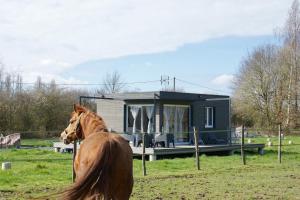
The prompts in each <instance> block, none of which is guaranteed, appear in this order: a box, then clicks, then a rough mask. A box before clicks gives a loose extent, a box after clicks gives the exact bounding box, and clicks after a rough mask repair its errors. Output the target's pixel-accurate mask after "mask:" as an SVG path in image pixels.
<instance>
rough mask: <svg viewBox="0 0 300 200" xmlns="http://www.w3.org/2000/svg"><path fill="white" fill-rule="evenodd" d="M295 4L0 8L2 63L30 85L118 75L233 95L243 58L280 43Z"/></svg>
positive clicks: (30, 1) (10, 4) (27, 1)
mask: <svg viewBox="0 0 300 200" xmlns="http://www.w3.org/2000/svg"><path fill="white" fill-rule="evenodd" d="M292 1H293V0H264V1H261V0H251V1H245V0H226V1H222V0H185V1H182V0H164V1H155V0H128V1H124V0H101V1H99V0H89V1H82V0H64V1H61V0H43V1H36V0H24V1H15V0H11V1H7V0H0V4H1V7H0V27H1V30H5V31H0V62H1V63H3V64H4V66H5V70H6V71H9V72H14V73H20V74H21V75H23V80H24V82H34V81H35V80H36V79H37V77H38V76H40V77H41V78H42V80H43V81H45V82H50V81H51V80H53V79H54V80H56V82H57V83H68V84H86V83H102V79H103V77H104V76H105V75H106V74H107V73H111V72H113V71H115V70H117V71H119V72H120V74H121V75H122V78H123V81H124V82H137V81H147V80H158V79H160V76H161V75H169V76H170V77H171V78H172V77H174V76H175V77H177V78H179V79H182V80H187V81H190V82H194V83H196V84H197V85H198V86H195V85H188V84H183V83H180V82H177V86H178V87H179V88H180V89H183V90H185V91H187V92H203V93H204V92H205V93H206V92H210V93H220V91H221V92H222V93H226V94H228V93H230V81H231V80H232V79H233V77H234V74H235V73H236V72H237V70H238V67H239V63H240V62H241V60H242V59H243V57H244V56H246V55H247V53H248V52H251V51H252V49H253V48H254V47H256V46H257V45H261V44H266V43H269V42H275V43H277V42H276V41H274V39H273V37H272V35H273V33H274V30H276V29H278V27H282V26H283V25H284V22H285V20H286V18H287V15H288V10H289V8H290V6H291V4H292ZM200 86H205V87H209V88H212V89H213V90H208V89H207V88H204V87H200ZM159 89H161V86H160V84H159V83H153V84H136V85H130V87H128V88H126V90H129V91H132V90H141V91H149V90H159ZM216 90H218V92H217V91H216Z"/></svg>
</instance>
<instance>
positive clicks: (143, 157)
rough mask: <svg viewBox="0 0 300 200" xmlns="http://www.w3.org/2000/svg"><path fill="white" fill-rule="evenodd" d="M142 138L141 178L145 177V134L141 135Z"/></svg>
mask: <svg viewBox="0 0 300 200" xmlns="http://www.w3.org/2000/svg"><path fill="white" fill-rule="evenodd" d="M142 136H143V153H142V165H143V176H146V175H147V173H146V161H145V148H146V147H145V137H146V135H145V133H143V134H142Z"/></svg>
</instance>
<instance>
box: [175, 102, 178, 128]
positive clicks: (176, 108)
mask: <svg viewBox="0 0 300 200" xmlns="http://www.w3.org/2000/svg"><path fill="white" fill-rule="evenodd" d="M177 110H178V107H175V110H174V133H177V132H178V117H177V115H178V111H177Z"/></svg>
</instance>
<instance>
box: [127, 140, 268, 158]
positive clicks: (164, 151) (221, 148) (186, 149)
mask: <svg viewBox="0 0 300 200" xmlns="http://www.w3.org/2000/svg"><path fill="white" fill-rule="evenodd" d="M264 147H265V145H264V144H245V149H246V150H249V149H251V150H253V149H257V151H258V153H259V154H261V155H262V154H263V149H264ZM131 148H132V151H133V154H134V155H136V156H141V155H142V150H143V149H142V147H131ZM240 149H241V146H240V145H239V144H232V145H199V152H200V153H213V152H227V153H233V152H234V151H237V150H240ZM194 152H195V147H194V146H188V145H186V146H176V147H175V148H159V147H156V148H146V149H145V155H149V160H150V161H153V160H156V158H157V156H162V155H180V154H193V153H194Z"/></svg>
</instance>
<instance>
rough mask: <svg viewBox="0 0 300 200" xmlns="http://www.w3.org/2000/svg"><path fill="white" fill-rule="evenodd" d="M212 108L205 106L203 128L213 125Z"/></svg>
mask: <svg viewBox="0 0 300 200" xmlns="http://www.w3.org/2000/svg"><path fill="white" fill-rule="evenodd" d="M214 117H215V116H214V108H213V107H205V128H213V127H214Z"/></svg>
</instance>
